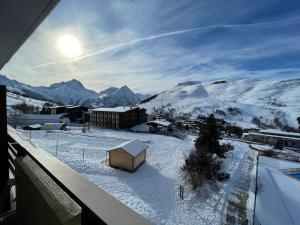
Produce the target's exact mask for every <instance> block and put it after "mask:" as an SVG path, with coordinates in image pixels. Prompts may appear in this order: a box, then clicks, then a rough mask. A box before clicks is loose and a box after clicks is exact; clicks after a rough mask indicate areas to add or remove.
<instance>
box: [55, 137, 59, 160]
mask: <svg viewBox="0 0 300 225" xmlns="http://www.w3.org/2000/svg"><path fill="white" fill-rule="evenodd" d="M57 148H58V140H56V148H55V153H56V156H57Z"/></svg>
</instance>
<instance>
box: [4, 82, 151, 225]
mask: <svg viewBox="0 0 300 225" xmlns="http://www.w3.org/2000/svg"><path fill="white" fill-rule="evenodd" d="M0 89H3V86H0ZM0 103H1V102H0ZM2 103H3V102H2ZM0 108H2V110H4V108H5V110H4V111H6V106H3V105H1V104H0ZM0 111H1V110H0ZM0 129H1V128H0ZM4 131H5V129H4ZM7 146H8V148H7V149H6V151H7V152H6V153H8V154H2V155H8V157H6V161H7V162H8V164H7V166H6V167H7V168H5V167H4V166H1V169H5V170H7V171H8V170H10V171H11V172H12V174H15V168H16V164H15V162H16V159H17V158H18V157H24V156H29V157H30V158H31V159H32V160H33V161H34V162H35V163H36V164H37V165H38V166H39V167H40V168H41V169H42V170H43V171H44V172H45V173H46V174H47V175H48V176H49V177H50V178H51V179H52V180H53V181H54V182H55V183H56V184H57V185H58V186H59V187H60V188H61V189H62V190H63V191H64V192H66V193H67V194H68V195H69V196H70V197H71V198H72V199H73V200H74V201H75V202H76V203H77V204H78V205H79V206H80V207H81V210H82V212H81V224H82V225H87V224H90V225H100V224H101V225H102V224H111V225H150V224H151V223H150V222H148V221H147V220H146V219H144V218H143V217H142V216H140V215H139V214H137V213H136V212H134V211H133V210H131V209H130V208H128V207H127V206H126V205H124V204H123V203H121V202H120V201H118V200H117V199H115V198H114V197H113V196H111V195H110V194H108V193H107V192H105V191H104V190H102V189H101V188H99V187H98V186H97V185H95V184H94V183H92V182H90V181H89V180H87V179H86V178H84V177H82V176H81V175H80V174H78V173H77V172H76V171H74V170H73V169H71V168H70V167H68V166H67V165H65V164H64V163H63V162H61V161H59V160H58V159H56V158H55V157H54V156H52V155H51V154H49V153H48V152H46V151H45V150H43V149H41V148H38V147H35V146H33V145H32V144H31V143H30V142H28V141H24V140H22V139H21V138H20V137H19V136H18V135H17V134H16V133H15V132H14V131H13V128H10V127H9V128H8V132H7ZM4 151H5V148H2V149H1V152H0V153H3V152H4ZM2 155H1V156H2ZM0 158H1V157H0ZM4 174H6V173H4ZM5 178H6V177H5ZM1 179H2V178H1ZM16 185H18V182H17V181H16ZM0 191H1V190H0ZM16 201H17V202H18V196H16ZM33 210H34V209H33Z"/></svg>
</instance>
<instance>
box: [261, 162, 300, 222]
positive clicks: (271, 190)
mask: <svg viewBox="0 0 300 225" xmlns="http://www.w3.org/2000/svg"><path fill="white" fill-rule="evenodd" d="M295 168H299V169H300V163H295V162H290V161H286V160H281V159H274V158H268V157H263V156H262V157H260V158H259V166H258V186H259V190H258V194H257V197H256V217H257V219H258V221H259V222H260V223H261V224H272V225H282V224H299V221H300V214H299V208H300V183H299V181H298V180H296V179H294V178H292V177H290V176H288V175H287V174H285V172H286V170H287V169H295Z"/></svg>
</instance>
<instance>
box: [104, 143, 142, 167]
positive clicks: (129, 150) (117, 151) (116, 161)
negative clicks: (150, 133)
mask: <svg viewBox="0 0 300 225" xmlns="http://www.w3.org/2000/svg"><path fill="white" fill-rule="evenodd" d="M146 150H147V145H146V144H144V142H142V141H140V140H131V141H127V142H125V143H123V144H121V145H118V146H116V147H115V148H112V149H111V150H109V151H108V155H109V158H108V161H109V166H111V167H115V168H118V169H123V170H127V171H129V172H134V171H135V170H136V169H137V168H138V167H139V166H140V165H142V164H143V163H144V162H145V159H146Z"/></svg>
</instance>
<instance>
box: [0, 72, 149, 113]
mask: <svg viewBox="0 0 300 225" xmlns="http://www.w3.org/2000/svg"><path fill="white" fill-rule="evenodd" d="M0 84H3V85H6V86H7V89H8V90H9V91H11V92H14V93H18V94H20V95H23V96H26V97H29V98H33V99H38V100H43V101H52V102H56V103H59V104H68V105H77V104H79V105H84V106H88V107H101V106H103V107H114V106H128V105H135V104H136V103H138V102H140V101H142V100H144V98H146V97H148V96H147V95H140V94H135V93H134V92H133V91H132V90H130V89H129V88H128V87H127V86H123V87H121V88H116V87H110V88H108V89H106V90H103V91H100V92H99V93H97V92H95V91H92V90H89V89H87V88H85V87H84V86H83V85H82V83H81V82H80V81H78V80H75V79H73V80H70V81H64V82H60V83H55V84H51V85H50V86H39V87H33V86H30V85H27V84H23V83H21V82H18V81H16V80H11V79H9V78H7V77H6V76H4V75H0Z"/></svg>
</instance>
